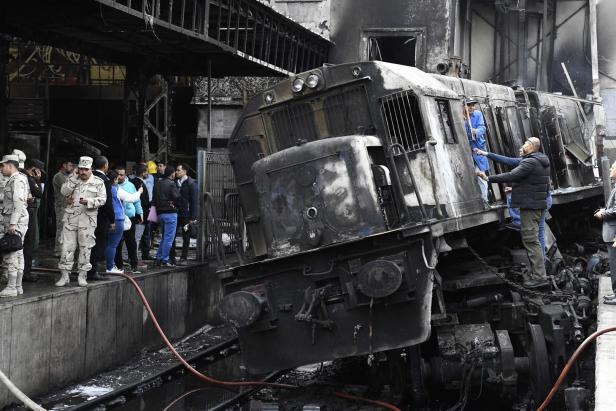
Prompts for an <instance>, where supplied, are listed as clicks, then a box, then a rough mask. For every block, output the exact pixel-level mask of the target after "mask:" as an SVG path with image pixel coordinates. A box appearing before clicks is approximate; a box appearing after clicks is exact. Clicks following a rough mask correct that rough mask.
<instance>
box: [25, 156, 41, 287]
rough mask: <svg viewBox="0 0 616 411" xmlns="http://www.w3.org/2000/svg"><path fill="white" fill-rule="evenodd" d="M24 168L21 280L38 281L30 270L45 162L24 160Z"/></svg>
mask: <svg viewBox="0 0 616 411" xmlns="http://www.w3.org/2000/svg"><path fill="white" fill-rule="evenodd" d="M25 166H26V169H25V170H19V171H20V172H22V173H23V174H25V175H26V177H28V186H29V187H30V196H28V231H26V235H25V236H24V244H23V246H24V276H23V281H33V282H34V281H38V275H37V274H35V273H33V272H32V259H33V258H34V250H35V249H36V243H37V242H38V209H39V203H40V201H41V198H43V189H42V188H41V177H42V175H43V172H42V170H44V169H45V164H44V163H43V162H42V161H41V160H37V159H32V160H26V163H25Z"/></svg>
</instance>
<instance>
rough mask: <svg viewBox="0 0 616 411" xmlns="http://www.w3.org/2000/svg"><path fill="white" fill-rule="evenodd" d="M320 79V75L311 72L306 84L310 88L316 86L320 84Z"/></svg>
mask: <svg viewBox="0 0 616 411" xmlns="http://www.w3.org/2000/svg"><path fill="white" fill-rule="evenodd" d="M320 81H321V79H320V78H319V76H318V75H316V74H311V75H309V76H308V78H307V79H306V85H307V86H308V88H316V87H317V86H318V85H319V83H320Z"/></svg>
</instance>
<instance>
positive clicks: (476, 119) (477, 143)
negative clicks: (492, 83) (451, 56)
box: [462, 98, 490, 203]
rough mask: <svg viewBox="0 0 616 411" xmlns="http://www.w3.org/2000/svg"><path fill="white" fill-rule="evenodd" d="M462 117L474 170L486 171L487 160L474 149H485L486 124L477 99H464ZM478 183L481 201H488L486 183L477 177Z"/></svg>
mask: <svg viewBox="0 0 616 411" xmlns="http://www.w3.org/2000/svg"><path fill="white" fill-rule="evenodd" d="M462 116H463V117H464V127H465V128H466V136H467V137H468V142H469V144H470V145H471V151H472V155H473V162H474V163H475V170H476V171H481V172H483V173H486V172H487V171H488V170H489V169H490V165H489V164H488V160H487V159H486V158H485V157H484V156H480V155H478V154H476V153H475V149H479V150H484V151H485V150H486V139H485V134H486V124H485V121H484V119H483V113H482V112H481V110H479V108H478V107H477V100H475V99H474V98H469V99H466V100H464V110H463V112H462ZM477 182H478V183H479V189H480V190H481V197H482V198H483V201H485V202H486V203H487V202H488V183H487V182H486V181H485V180H483V179H481V178H477Z"/></svg>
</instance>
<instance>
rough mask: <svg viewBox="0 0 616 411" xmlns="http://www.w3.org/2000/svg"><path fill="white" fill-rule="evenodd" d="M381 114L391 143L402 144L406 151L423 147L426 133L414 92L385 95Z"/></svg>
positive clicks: (382, 100)
mask: <svg viewBox="0 0 616 411" xmlns="http://www.w3.org/2000/svg"><path fill="white" fill-rule="evenodd" d="M381 115H382V117H383V122H384V123H385V130H386V132H387V138H388V139H389V142H390V143H391V144H395V143H398V144H401V145H402V146H403V147H404V148H405V150H406V151H416V150H421V149H423V147H424V144H425V142H426V134H425V131H424V127H423V122H422V121H421V111H420V110H419V102H418V101H417V97H415V95H414V94H413V93H411V92H409V91H401V92H398V93H394V94H391V95H389V96H385V97H383V98H382V99H381Z"/></svg>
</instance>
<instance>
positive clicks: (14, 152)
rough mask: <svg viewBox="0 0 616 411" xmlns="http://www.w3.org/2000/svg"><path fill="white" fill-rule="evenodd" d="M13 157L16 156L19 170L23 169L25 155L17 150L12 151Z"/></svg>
mask: <svg viewBox="0 0 616 411" xmlns="http://www.w3.org/2000/svg"><path fill="white" fill-rule="evenodd" d="M11 154H13V155H15V156H17V158H19V168H24V165H25V162H26V153H24V152H23V151H21V150H18V149H16V148H15V149H13V152H12V153H11Z"/></svg>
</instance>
